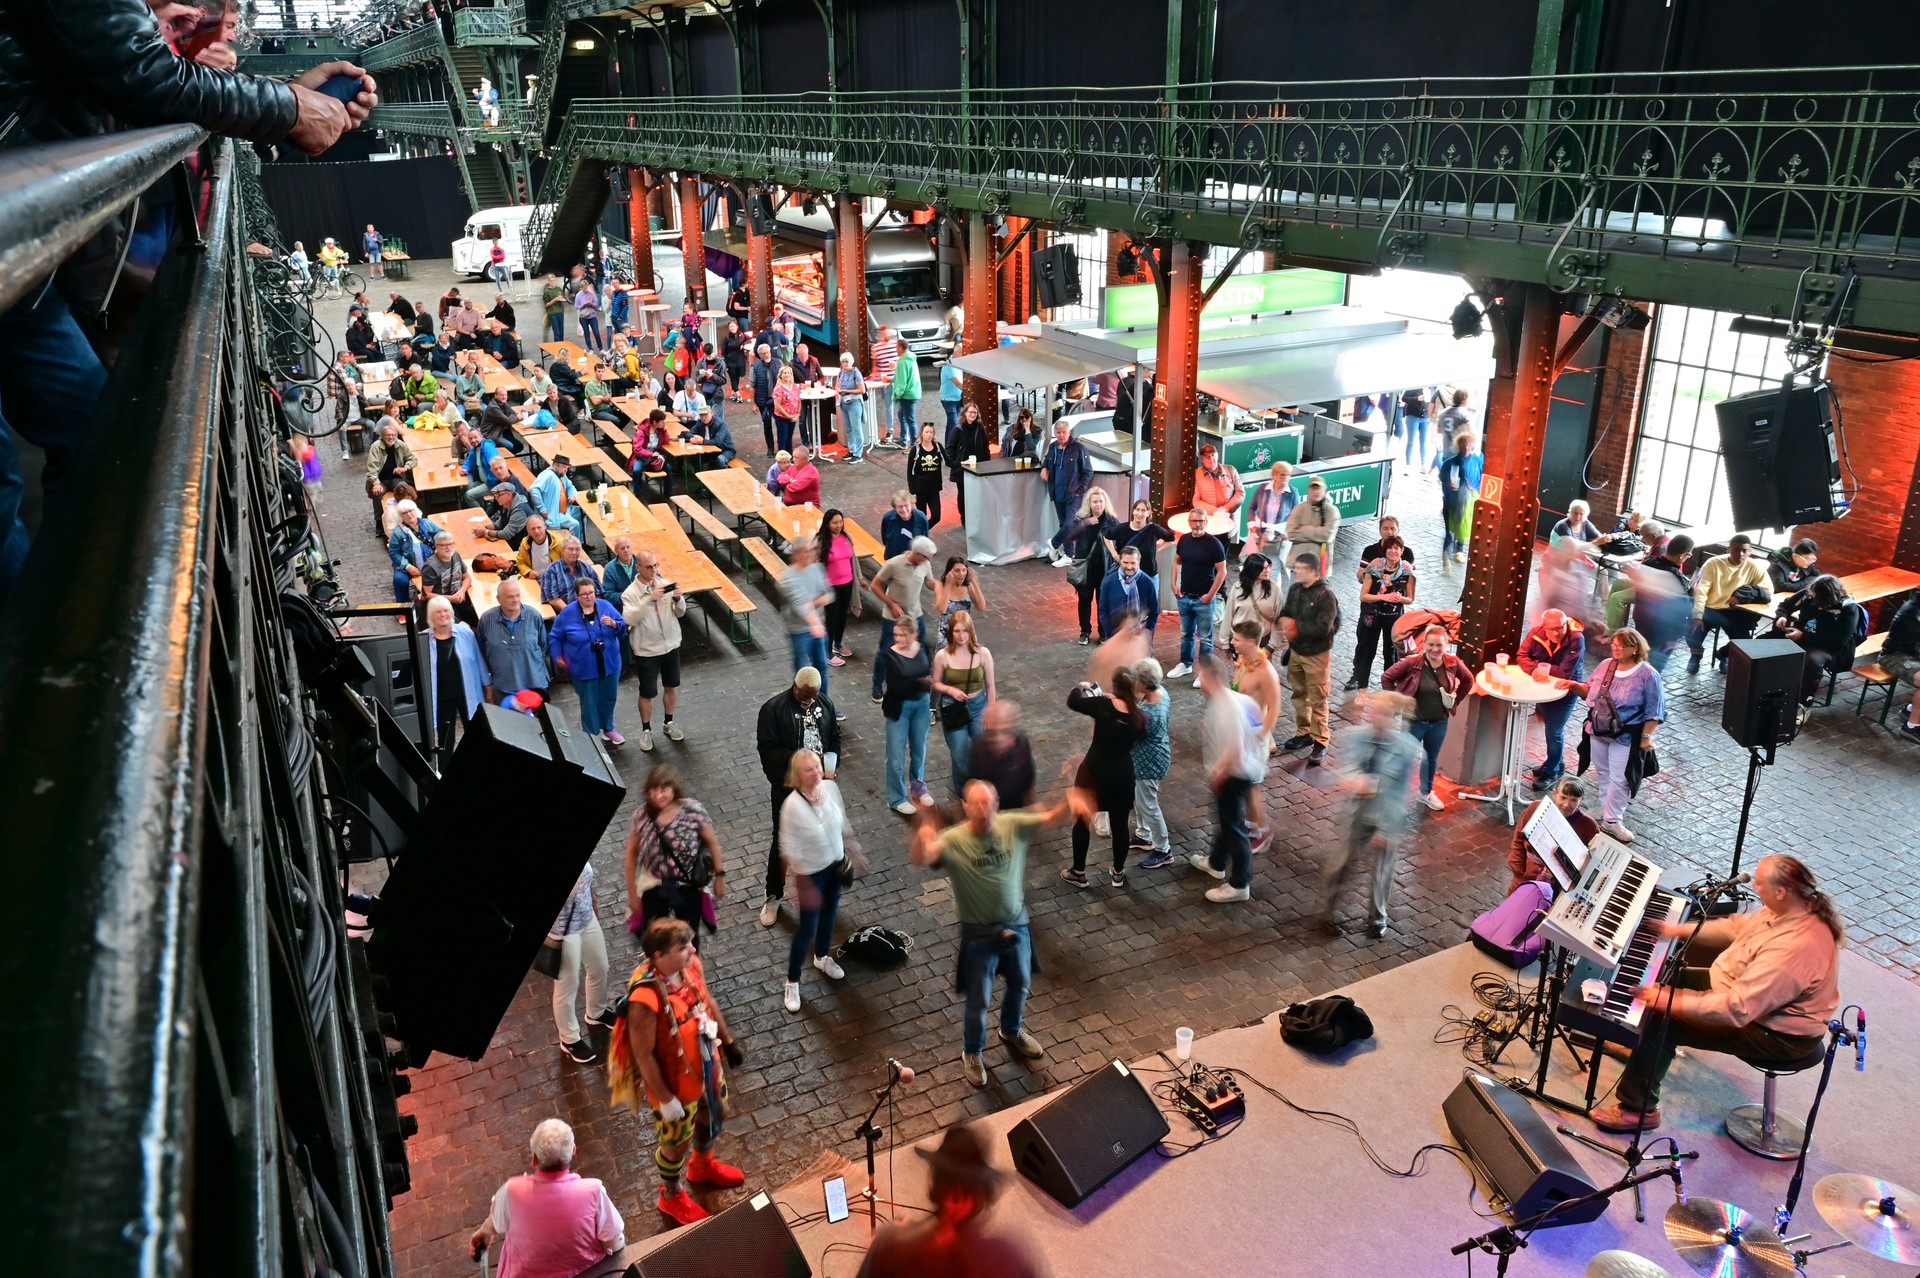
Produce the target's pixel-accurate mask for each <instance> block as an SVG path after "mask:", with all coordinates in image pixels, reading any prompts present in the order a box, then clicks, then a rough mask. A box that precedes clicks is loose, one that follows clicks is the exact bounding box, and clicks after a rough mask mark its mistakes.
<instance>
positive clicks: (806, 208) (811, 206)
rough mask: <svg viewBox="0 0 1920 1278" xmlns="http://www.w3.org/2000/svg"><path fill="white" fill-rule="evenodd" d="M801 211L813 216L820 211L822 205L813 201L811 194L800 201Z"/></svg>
mask: <svg viewBox="0 0 1920 1278" xmlns="http://www.w3.org/2000/svg"><path fill="white" fill-rule="evenodd" d="M800 211H801V212H802V213H805V214H806V215H807V216H808V217H812V216H813V215H814V214H815V213H817V212H819V211H820V206H819V205H818V204H815V203H814V202H813V197H812V196H811V195H809V196H808V197H807V198H806V199H804V200H802V201H800Z"/></svg>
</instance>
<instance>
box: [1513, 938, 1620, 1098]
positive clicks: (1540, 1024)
mask: <svg viewBox="0 0 1920 1278" xmlns="http://www.w3.org/2000/svg"><path fill="white" fill-rule="evenodd" d="M1572 958H1573V955H1572V954H1571V953H1570V952H1569V951H1568V950H1567V949H1566V947H1564V946H1560V945H1555V944H1553V943H1552V942H1551V941H1549V942H1548V943H1547V945H1546V948H1544V949H1543V950H1541V951H1540V983H1539V985H1538V986H1537V987H1536V989H1535V997H1534V1005H1533V1007H1532V1008H1530V1009H1529V1010H1528V1011H1527V1012H1526V1013H1525V1014H1524V1015H1525V1016H1526V1017H1527V1018H1530V1019H1531V1021H1532V1026H1533V1032H1532V1033H1530V1034H1529V1037H1528V1041H1529V1042H1530V1043H1532V1045H1533V1049H1534V1055H1535V1056H1536V1058H1537V1061H1536V1064H1535V1066H1534V1073H1533V1082H1532V1083H1531V1084H1530V1085H1525V1086H1522V1087H1521V1088H1520V1089H1519V1090H1520V1091H1523V1092H1526V1093H1527V1094H1528V1095H1530V1096H1532V1097H1533V1098H1534V1099H1535V1100H1539V1101H1545V1102H1546V1103H1547V1104H1549V1105H1551V1106H1553V1107H1554V1108H1555V1109H1563V1110H1567V1111H1568V1112H1570V1113H1576V1114H1585V1113H1586V1112H1587V1111H1589V1110H1591V1109H1592V1108H1593V1098H1594V1092H1595V1083H1596V1081H1597V1079H1598V1077H1599V1072H1600V1052H1599V1050H1598V1046H1597V1045H1596V1047H1595V1050H1594V1052H1593V1055H1592V1057H1591V1058H1590V1059H1589V1060H1586V1061H1582V1060H1581V1059H1580V1051H1579V1049H1578V1048H1577V1047H1575V1046H1574V1043H1573V1040H1572V1038H1571V1037H1570V1036H1569V1032H1568V1031H1567V1030H1566V1029H1565V1028H1564V1027H1563V1026H1562V1025H1561V1024H1560V998H1561V996H1562V995H1563V994H1564V993H1565V992H1566V985H1567V969H1568V967H1569V966H1570V965H1571V962H1572ZM1542 1002H1544V1003H1545V1006H1544V1008H1543V1007H1542V1006H1541V1004H1542ZM1516 1028H1517V1027H1516ZM1556 1038H1558V1039H1559V1040H1560V1041H1561V1042H1562V1043H1564V1044H1565V1045H1566V1048H1567V1052H1568V1054H1569V1055H1571V1056H1572V1057H1573V1063H1574V1066H1575V1067H1576V1068H1583V1069H1586V1070H1587V1071H1588V1083H1587V1100H1586V1103H1585V1104H1584V1105H1583V1104H1581V1103H1580V1102H1579V1101H1573V1100H1566V1099H1564V1098H1562V1097H1559V1096H1555V1095H1553V1094H1552V1093H1551V1092H1549V1091H1548V1090H1547V1066H1548V1065H1549V1064H1551V1063H1552V1058H1553V1041H1554V1039H1556ZM1502 1050H1504V1048H1503V1049H1502Z"/></svg>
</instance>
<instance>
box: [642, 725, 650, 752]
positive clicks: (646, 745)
mask: <svg viewBox="0 0 1920 1278" xmlns="http://www.w3.org/2000/svg"><path fill="white" fill-rule="evenodd" d="M639 741H640V748H641V749H642V750H651V749H653V729H652V728H642V729H640V737H639Z"/></svg>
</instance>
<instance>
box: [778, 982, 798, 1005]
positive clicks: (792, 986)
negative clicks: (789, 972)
mask: <svg viewBox="0 0 1920 1278" xmlns="http://www.w3.org/2000/svg"><path fill="white" fill-rule="evenodd" d="M780 1001H781V1002H782V1003H784V1004H786V1007H787V1010H788V1011H789V1012H797V1011H799V1010H800V982H798V981H788V982H787V991H786V994H785V996H784V997H782V998H781V1000H780Z"/></svg>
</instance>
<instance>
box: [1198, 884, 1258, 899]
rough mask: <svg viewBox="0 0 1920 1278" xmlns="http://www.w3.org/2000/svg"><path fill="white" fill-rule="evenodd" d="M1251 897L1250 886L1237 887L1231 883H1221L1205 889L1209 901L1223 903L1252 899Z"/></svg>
mask: <svg viewBox="0 0 1920 1278" xmlns="http://www.w3.org/2000/svg"><path fill="white" fill-rule="evenodd" d="M1252 897H1253V889H1252V888H1243V887H1238V888H1237V887H1235V886H1233V884H1231V883H1222V884H1220V885H1219V886H1218V887H1210V888H1208V889H1207V899H1208V900H1209V901H1219V902H1221V903H1225V902H1228V901H1246V900H1250V899H1252Z"/></svg>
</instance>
